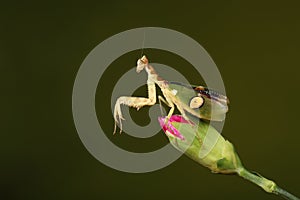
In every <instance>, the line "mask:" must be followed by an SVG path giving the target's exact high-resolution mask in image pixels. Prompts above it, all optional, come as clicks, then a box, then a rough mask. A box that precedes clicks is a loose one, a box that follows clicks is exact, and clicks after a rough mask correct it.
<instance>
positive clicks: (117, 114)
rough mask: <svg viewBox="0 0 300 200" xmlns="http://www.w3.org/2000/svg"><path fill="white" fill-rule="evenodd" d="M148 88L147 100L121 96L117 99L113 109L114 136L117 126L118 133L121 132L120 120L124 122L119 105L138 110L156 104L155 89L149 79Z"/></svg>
mask: <svg viewBox="0 0 300 200" xmlns="http://www.w3.org/2000/svg"><path fill="white" fill-rule="evenodd" d="M147 86H148V98H145V97H127V96H122V97H119V98H118V99H117V102H116V104H115V109H114V119H115V128H114V134H115V133H116V129H117V124H118V125H119V127H120V133H121V132H122V120H125V119H124V118H123V116H122V111H121V104H124V105H127V106H129V107H134V108H136V109H137V110H139V109H140V108H141V107H143V106H152V105H154V104H155V103H156V89H155V83H154V81H152V80H151V79H150V78H148V81H147Z"/></svg>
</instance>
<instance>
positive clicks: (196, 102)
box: [189, 96, 204, 109]
mask: <svg viewBox="0 0 300 200" xmlns="http://www.w3.org/2000/svg"><path fill="white" fill-rule="evenodd" d="M203 104H204V99H203V98H202V97H201V96H200V97H198V96H197V97H193V98H192V99H191V100H190V105H189V106H190V108H192V109H197V108H201V106H203Z"/></svg>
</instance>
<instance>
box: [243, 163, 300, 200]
mask: <svg viewBox="0 0 300 200" xmlns="http://www.w3.org/2000/svg"><path fill="white" fill-rule="evenodd" d="M237 173H238V175H239V176H241V177H243V178H244V179H246V180H249V181H251V182H252V183H254V184H256V185H258V186H260V187H261V188H263V189H264V190H265V191H266V192H269V193H273V194H277V195H280V196H282V197H284V198H286V199H289V200H300V199H299V198H298V197H296V196H294V195H292V194H290V193H289V192H287V191H285V190H283V189H281V188H280V187H278V186H277V185H276V183H274V182H273V181H271V180H268V179H266V178H264V177H262V176H259V175H256V174H254V173H251V172H249V171H248V170H246V169H245V168H240V169H238V170H237Z"/></svg>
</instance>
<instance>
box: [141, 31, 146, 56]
mask: <svg viewBox="0 0 300 200" xmlns="http://www.w3.org/2000/svg"><path fill="white" fill-rule="evenodd" d="M145 38H146V30H145V29H144V37H143V43H142V52H141V56H140V58H141V57H142V55H143V53H144V46H145Z"/></svg>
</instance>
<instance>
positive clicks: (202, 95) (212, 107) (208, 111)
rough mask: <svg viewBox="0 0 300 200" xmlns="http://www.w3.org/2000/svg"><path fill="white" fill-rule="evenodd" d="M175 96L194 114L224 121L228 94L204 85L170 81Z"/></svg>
mask: <svg viewBox="0 0 300 200" xmlns="http://www.w3.org/2000/svg"><path fill="white" fill-rule="evenodd" d="M169 87H170V89H171V90H173V91H174V92H173V93H174V94H175V96H176V97H177V98H179V100H180V102H182V103H183V104H184V105H185V106H183V108H184V110H185V111H187V112H189V113H191V114H193V113H194V112H196V113H199V116H200V118H202V119H207V120H212V121H222V120H224V119H225V116H226V112H227V111H228V103H229V100H228V98H227V97H226V96H224V95H221V94H219V93H218V92H216V91H213V90H210V89H207V88H205V87H202V86H190V85H185V84H182V83H177V82H169Z"/></svg>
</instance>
